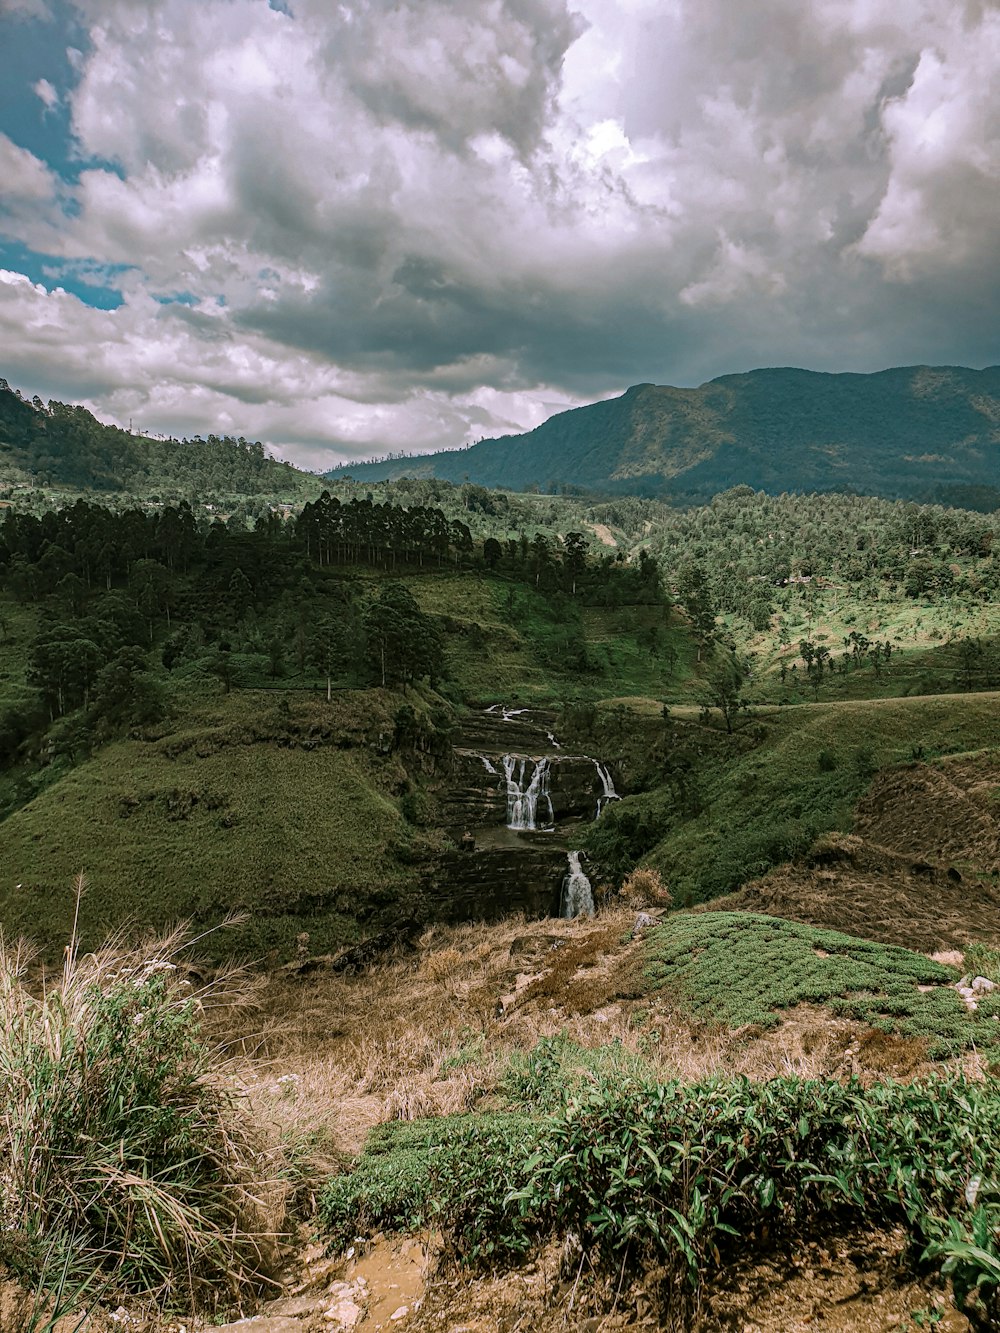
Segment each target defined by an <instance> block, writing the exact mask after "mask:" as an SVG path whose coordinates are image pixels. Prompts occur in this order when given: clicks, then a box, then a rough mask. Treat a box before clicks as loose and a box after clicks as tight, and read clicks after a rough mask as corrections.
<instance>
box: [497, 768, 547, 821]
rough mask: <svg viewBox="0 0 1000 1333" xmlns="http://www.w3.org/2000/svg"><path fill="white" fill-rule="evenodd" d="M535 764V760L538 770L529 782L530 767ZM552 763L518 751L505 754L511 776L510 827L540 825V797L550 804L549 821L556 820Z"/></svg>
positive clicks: (509, 795) (508, 809) (506, 771)
mask: <svg viewBox="0 0 1000 1333" xmlns="http://www.w3.org/2000/svg"><path fill="white" fill-rule="evenodd" d="M531 763H534V765H535V769H534V772H533V773H532V774H531V777H530V779H528V780H527V782H526V781H525V779H526V775H527V768H528V765H529V764H531ZM549 763H550V761H549V760H548V759H536V760H531V759H526V758H524V756H518V755H515V754H505V755H504V757H503V771H504V776H505V777H506V779H507V827H508V828H512V829H535V828H537V827H538V823H537V817H538V802H539V799H541V800H543V801H545V802H546V804H547V805H548V807H549V820H548V822H549V824H554V823H555V813H554V811H553V809H552V801H551V799H550V797H549ZM515 770H516V772H515Z"/></svg>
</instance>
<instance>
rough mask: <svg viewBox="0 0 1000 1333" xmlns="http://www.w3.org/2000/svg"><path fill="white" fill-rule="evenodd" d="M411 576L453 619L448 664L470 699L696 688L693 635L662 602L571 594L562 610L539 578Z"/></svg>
mask: <svg viewBox="0 0 1000 1333" xmlns="http://www.w3.org/2000/svg"><path fill="white" fill-rule="evenodd" d="M405 582H406V583H407V586H408V587H409V588H410V590H411V592H412V593H413V595H414V596H415V597H416V599H417V601H418V602H419V604H420V608H421V610H423V611H426V612H428V613H430V614H433V615H437V616H440V617H443V618H444V627H445V634H446V638H445V656H446V660H447V663H448V669H449V672H450V675H451V677H452V680H453V682H454V685H455V687H456V689H457V690H458V692H459V693H460V694H462V695H464V696H465V697H466V698H470V699H476V700H480V699H491V700H492V699H503V700H510V699H513V698H517V699H520V700H522V701H529V700H537V701H540V702H546V703H548V702H551V701H552V700H553V699H560V698H567V697H572V698H580V699H602V698H605V697H607V696H608V695H616V696H618V695H637V696H649V695H651V696H653V697H662V695H663V693H664V691H666V690H675V691H676V690H680V691H681V693H682V694H683V695H684V697H688V694H689V693H690V692H689V691H687V692H686V691H685V682H686V681H688V679H689V677H690V674H691V665H692V662H693V658H694V649H693V646H692V644H691V640H690V636H689V635H688V633H687V631H686V629H685V628H684V627H683V626H681V625H680V624H678V623H675V624H671V625H669V626H665V625H664V613H663V608H662V607H657V606H645V605H636V606H623V607H618V608H614V609H604V608H600V607H593V606H584V605H583V604H582V602H579V601H574V600H573V599H572V598H566V599H565V600H564V601H561V602H560V603H559V605H558V608H557V609H554V606H553V598H552V595H551V594H543V593H540V592H538V591H536V590H535V588H534V587H532V586H531V584H530V583H520V582H516V583H515V582H511V581H510V580H508V579H504V578H499V577H492V576H489V575H485V574H469V573H454V574H447V573H444V574H431V573H428V574H426V575H423V576H420V577H408V578H407V579H406V580H405ZM654 643H655V647H653V646H651V645H652V644H654ZM671 651H672V652H673V654H674V661H673V665H672V667H668V659H669V654H670V652H671Z"/></svg>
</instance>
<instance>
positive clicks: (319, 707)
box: [0, 691, 427, 958]
mask: <svg viewBox="0 0 1000 1333" xmlns="http://www.w3.org/2000/svg"><path fill="white" fill-rule="evenodd" d="M193 706H194V707H195V711H194V713H193V715H190V714H189V715H188V717H187V718H186V719H185V721H186V723H187V726H186V727H185V729H184V730H182V731H178V732H175V733H172V734H168V735H167V736H165V737H164V738H163V739H161V740H157V741H134V740H130V741H121V742H117V743H115V744H113V745H111V746H108V747H107V748H106V749H104V750H102V751H100V752H99V753H98V754H97V755H96V756H95V757H94V758H93V759H91V760H89V761H88V762H86V763H82V764H80V765H79V766H78V767H76V768H73V769H71V770H70V771H69V772H67V773H66V774H65V775H64V776H63V777H62V778H61V779H60V780H59V781H58V782H57V783H54V784H53V785H52V786H50V787H48V788H46V789H45V790H44V791H43V792H42V793H41V794H40V795H38V796H37V797H35V799H34V800H32V801H30V802H29V803H28V804H27V805H26V806H24V807H23V808H22V809H21V810H19V811H17V812H16V813H15V814H13V815H12V816H10V817H9V818H8V819H7V821H6V822H5V824H4V837H3V840H2V846H0V904H2V908H3V916H4V920H5V923H6V927H7V929H8V930H11V931H19V930H20V931H24V932H25V933H27V934H29V935H30V936H31V938H32V939H33V940H35V941H36V942H37V943H38V944H39V945H40V946H41V947H43V948H45V949H47V950H48V951H49V952H54V951H55V949H56V948H57V946H58V942H59V941H60V940H62V939H64V938H65V935H66V932H67V929H68V925H69V921H70V918H71V913H72V894H71V890H70V884H71V881H72V878H73V875H74V874H75V873H76V872H77V871H79V870H80V869H81V868H83V869H84V870H86V871H87V874H88V879H89V882H90V887H89V890H88V892H87V894H86V896H85V898H84V900H83V904H82V907H81V930H82V934H83V938H84V942H85V943H86V944H88V945H93V944H94V943H96V942H98V941H99V940H100V938H101V937H102V936H103V935H104V933H105V932H106V931H107V930H108V929H111V928H116V927H118V926H120V925H121V924H122V923H123V922H126V921H132V922H134V923H136V924H137V925H138V926H141V927H143V928H149V927H151V928H154V929H156V928H159V927H161V926H163V925H166V924H169V923H171V922H173V921H176V920H177V919H179V918H190V919H191V920H192V921H194V922H195V923H196V924H197V925H198V926H199V927H202V926H208V925H211V924H214V923H215V922H217V921H218V920H220V919H221V918H222V917H224V916H225V915H226V914H227V913H229V912H231V911H234V910H235V911H244V912H246V913H247V914H248V920H247V922H246V924H245V925H243V926H242V927H240V928H239V929H238V930H236V931H234V932H226V937H212V939H211V940H209V941H207V945H208V946H209V952H211V951H212V950H213V949H216V948H218V949H223V950H224V951H225V952H226V953H227V954H228V953H232V952H233V951H237V952H238V951H246V952H248V953H250V954H251V955H253V956H255V957H262V956H265V955H267V954H269V953H270V951H272V950H273V951H275V955H274V956H275V957H279V958H281V957H287V956H288V955H289V954H290V953H291V952H293V951H294V940H295V937H296V935H298V934H299V932H300V931H308V932H309V933H310V949H311V950H312V951H314V952H317V953H321V952H324V951H326V950H328V949H332V948H335V947H336V946H337V945H339V944H342V943H344V942H345V941H346V940H350V939H353V938H356V937H357V936H358V933H359V930H361V929H370V928H371V927H372V926H373V925H380V924H389V923H391V921H392V920H393V919H394V918H398V917H399V916H405V915H407V909H408V907H412V899H413V897H414V894H415V891H416V890H415V881H416V873H415V870H414V861H415V860H419V858H420V856H421V855H423V854H424V853H425V852H426V850H427V849H426V848H425V847H423V842H422V840H423V841H426V835H423V834H420V833H418V832H417V831H416V830H414V829H412V828H411V827H410V826H408V825H407V824H406V822H405V821H404V819H403V817H402V815H401V814H400V812H399V810H398V808H397V801H396V799H395V797H394V796H393V795H392V793H393V792H394V791H395V790H399V789H400V788H401V786H403V785H405V783H406V781H407V779H406V773H405V770H404V769H403V767H402V765H401V763H400V762H399V760H398V758H396V757H393V756H390V755H385V756H380V755H379V754H378V753H376V752H374V751H373V749H372V748H370V745H371V742H372V741H373V740H375V739H377V737H378V735H379V734H380V733H383V734H388V735H389V736H391V733H392V722H391V696H383V695H382V694H381V693H380V692H378V691H372V692H370V693H365V692H362V693H359V694H355V695H347V696H341V697H338V699H337V700H335V702H334V705H332V706H327V705H326V704H325V702H324V703H323V704H319V703H301V702H296V703H294V704H293V705H292V710H291V712H290V713H287V714H286V713H283V712H282V711H281V708H280V703H278V702H276V701H275V699H274V697H273V696H265V697H264V698H263V700H262V699H261V698H260V696H237V695H235V694H234V695H230V696H229V697H228V698H218V699H216V700H214V701H212V703H211V704H207V703H203V704H202V705H201V706H200V707H201V713H202V715H201V716H200V717H199V715H198V706H197V704H196V703H195V704H193ZM361 920H364V921H365V923H366V924H365V926H364V927H361V926H359V921H361Z"/></svg>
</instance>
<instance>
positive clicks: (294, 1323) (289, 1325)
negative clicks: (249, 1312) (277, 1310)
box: [215, 1314, 303, 1333]
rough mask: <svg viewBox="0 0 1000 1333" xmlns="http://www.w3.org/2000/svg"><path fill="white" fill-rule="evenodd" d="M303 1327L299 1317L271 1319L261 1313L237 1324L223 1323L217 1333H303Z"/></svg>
mask: <svg viewBox="0 0 1000 1333" xmlns="http://www.w3.org/2000/svg"><path fill="white" fill-rule="evenodd" d="M302 1327H303V1326H302V1323H301V1321H300V1320H298V1319H288V1318H286V1317H285V1316H283V1315H281V1316H279V1317H278V1318H277V1319H271V1318H270V1317H269V1316H268V1315H266V1314H261V1315H256V1316H255V1317H254V1318H253V1319H240V1320H239V1321H238V1322H237V1323H235V1324H222V1325H221V1327H219V1328H217V1329H216V1330H215V1333H302Z"/></svg>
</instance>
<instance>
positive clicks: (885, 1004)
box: [646, 912, 1000, 1059]
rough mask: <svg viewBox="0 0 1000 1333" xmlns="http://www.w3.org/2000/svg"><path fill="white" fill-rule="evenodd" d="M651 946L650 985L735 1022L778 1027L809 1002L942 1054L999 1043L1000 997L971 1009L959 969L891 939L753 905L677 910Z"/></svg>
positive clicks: (705, 1014) (652, 936) (707, 1015)
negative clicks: (786, 917)
mask: <svg viewBox="0 0 1000 1333" xmlns="http://www.w3.org/2000/svg"><path fill="white" fill-rule="evenodd" d="M646 951H647V972H646V975H647V977H648V980H649V985H650V987H651V988H653V989H656V990H667V991H669V992H670V993H671V994H672V995H674V996H676V998H677V1000H678V1001H679V1002H680V1003H681V1004H682V1005H683V1006H684V1007H685V1008H686V1009H688V1010H689V1011H690V1012H691V1013H693V1014H695V1015H696V1016H698V1017H699V1018H702V1019H708V1020H715V1021H717V1022H719V1023H725V1024H726V1025H727V1026H729V1027H743V1026H749V1025H753V1026H757V1027H764V1028H769V1027H774V1026H775V1025H776V1024H777V1023H778V1022H780V1014H779V1011H780V1010H783V1009H789V1008H791V1007H793V1006H794V1005H797V1004H805V1003H809V1004H821V1005H825V1006H827V1008H829V1009H830V1010H831V1011H832V1012H833V1013H835V1014H838V1015H841V1016H843V1017H845V1018H852V1019H856V1020H858V1021H861V1022H865V1023H868V1024H869V1025H870V1026H871V1027H873V1028H877V1029H880V1030H882V1031H884V1032H891V1033H894V1034H897V1035H899V1036H904V1037H922V1038H925V1039H927V1041H928V1054H929V1055H930V1056H931V1058H935V1059H936V1058H944V1057H947V1056H950V1055H955V1054H957V1053H958V1052H959V1051H961V1050H965V1049H967V1048H969V1047H970V1046H976V1047H978V1048H980V1049H983V1048H986V1047H996V1046H997V1045H998V1044H1000V1023H998V1022H996V1021H994V1018H993V1015H994V1014H1000V1004H998V1003H997V1002H995V1001H993V1000H992V999H991V998H989V997H984V1000H983V1003H982V1004H981V1005H980V1006H979V1008H978V1010H976V1011H975V1012H973V1013H969V1012H968V1011H967V1010H966V1009H965V1006H964V1005H963V1004H962V1001H961V999H960V998H959V996H958V994H957V992H956V991H955V990H954V989H953V985H954V982H955V980H956V979H957V976H958V973H957V972H956V970H955V969H954V968H951V967H946V966H944V965H943V964H941V963H935V962H932V961H931V960H930V959H929V958H925V957H923V955H921V954H917V953H911V952H910V951H909V950H908V949H900V948H897V947H896V946H894V945H889V944H876V943H873V942H872V941H870V940H859V939H854V938H852V937H851V936H850V935H842V934H840V932H839V931H834V930H821V929H819V928H818V927H814V926H807V925H803V924H801V923H799V922H795V921H783V920H781V919H780V918H778V917H770V916H763V915H761V914H758V913H753V912H746V913H742V912H704V913H678V914H677V915H675V916H673V917H670V918H669V919H668V920H666V921H665V922H663V924H662V925H660V926H658V927H656V928H655V929H654V930H651V931H650V932H649V933H648V935H647V937H646ZM921 987H929V988H930V989H928V990H922V989H920V988H921Z"/></svg>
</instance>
